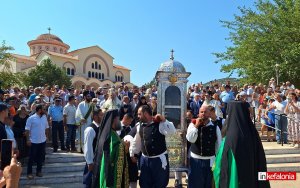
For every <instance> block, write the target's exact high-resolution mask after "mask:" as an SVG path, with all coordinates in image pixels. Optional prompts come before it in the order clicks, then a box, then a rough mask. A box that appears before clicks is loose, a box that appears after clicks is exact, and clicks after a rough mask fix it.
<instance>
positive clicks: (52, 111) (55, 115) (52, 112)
mask: <svg viewBox="0 0 300 188" xmlns="http://www.w3.org/2000/svg"><path fill="white" fill-rule="evenodd" d="M48 115H49V116H50V117H51V118H52V121H62V120H63V107H62V106H61V105H59V106H56V105H52V106H50V107H49V109H48Z"/></svg>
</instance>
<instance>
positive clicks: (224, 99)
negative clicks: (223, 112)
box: [220, 91, 234, 103]
mask: <svg viewBox="0 0 300 188" xmlns="http://www.w3.org/2000/svg"><path fill="white" fill-rule="evenodd" d="M220 99H221V100H222V102H224V103H228V102H229V101H231V100H234V96H233V93H232V92H231V91H229V92H226V91H223V92H222V93H221V95H220Z"/></svg>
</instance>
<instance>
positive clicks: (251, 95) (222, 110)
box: [187, 78, 300, 148]
mask: <svg viewBox="0 0 300 188" xmlns="http://www.w3.org/2000/svg"><path fill="white" fill-rule="evenodd" d="M187 98H188V100H189V104H188V108H190V110H191V111H192V113H193V116H194V117H197V112H198V110H199V108H200V107H201V105H202V104H210V105H212V106H213V107H214V108H215V111H216V115H217V116H218V117H219V118H224V119H225V117H226V110H227V104H228V103H229V101H232V100H239V101H244V102H246V104H247V105H248V106H249V110H250V114H251V116H252V118H253V119H254V120H255V121H256V122H257V123H258V124H261V136H263V135H265V134H267V141H277V143H278V144H280V142H281V135H282V137H283V138H282V140H283V142H284V144H287V143H288V141H290V146H291V147H295V148H300V102H299V101H300V90H299V89H298V88H295V86H294V85H293V84H292V83H291V82H289V81H287V82H282V83H281V84H280V85H276V83H275V80H274V78H271V79H270V81H269V84H268V85H263V84H255V83H252V84H245V85H243V86H240V87H239V86H238V85H236V84H230V82H227V83H224V84H223V85H222V84H219V83H211V84H210V85H209V86H203V85H202V84H193V85H191V86H190V87H189V92H188V95H187ZM281 131H282V134H281Z"/></svg>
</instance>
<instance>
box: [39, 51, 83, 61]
mask: <svg viewBox="0 0 300 188" xmlns="http://www.w3.org/2000/svg"><path fill="white" fill-rule="evenodd" d="M44 52H46V53H48V54H50V55H53V56H57V57H63V58H67V59H73V60H76V61H78V57H74V56H71V55H67V54H60V53H56V52H51V51H44Z"/></svg>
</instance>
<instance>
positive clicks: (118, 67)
mask: <svg viewBox="0 0 300 188" xmlns="http://www.w3.org/2000/svg"><path fill="white" fill-rule="evenodd" d="M113 66H114V68H117V69H124V70H129V71H130V69H128V68H126V67H123V66H121V65H116V64H114V65H113Z"/></svg>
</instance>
